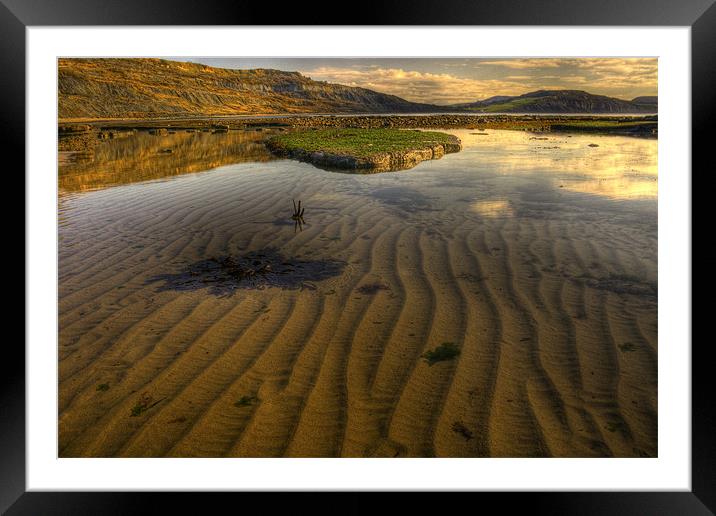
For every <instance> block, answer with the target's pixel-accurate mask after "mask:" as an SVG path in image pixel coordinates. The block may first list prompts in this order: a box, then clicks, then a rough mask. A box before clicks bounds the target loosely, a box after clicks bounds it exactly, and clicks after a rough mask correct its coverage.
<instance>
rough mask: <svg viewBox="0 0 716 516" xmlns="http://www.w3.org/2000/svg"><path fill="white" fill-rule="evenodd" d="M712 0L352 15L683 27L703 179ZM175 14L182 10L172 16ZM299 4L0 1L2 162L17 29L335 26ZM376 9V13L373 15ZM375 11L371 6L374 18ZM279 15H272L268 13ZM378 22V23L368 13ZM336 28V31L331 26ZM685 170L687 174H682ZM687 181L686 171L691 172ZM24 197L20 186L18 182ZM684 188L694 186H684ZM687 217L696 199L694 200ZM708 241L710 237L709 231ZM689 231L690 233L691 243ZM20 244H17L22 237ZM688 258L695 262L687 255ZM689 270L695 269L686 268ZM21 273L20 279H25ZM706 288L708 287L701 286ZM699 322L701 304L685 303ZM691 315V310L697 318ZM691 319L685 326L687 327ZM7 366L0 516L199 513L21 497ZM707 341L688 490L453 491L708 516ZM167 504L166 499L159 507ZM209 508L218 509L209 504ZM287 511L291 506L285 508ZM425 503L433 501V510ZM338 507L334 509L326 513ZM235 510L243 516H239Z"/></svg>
mask: <svg viewBox="0 0 716 516" xmlns="http://www.w3.org/2000/svg"><path fill="white" fill-rule="evenodd" d="M714 1H715V0H681V1H680V2H675V1H673V0H632V1H631V2H628V3H627V2H623V1H622V0H603V1H596V0H551V1H549V2H547V1H544V0H542V1H540V0H531V1H529V2H527V1H524V0H523V1H520V0H501V1H498V0H481V1H480V2H470V3H468V2H464V1H462V0H442V1H441V2H440V3H439V5H437V2H435V1H430V0H413V1H408V0H394V1H393V2H391V3H390V4H382V5H380V6H379V5H378V3H377V2H376V5H375V6H374V5H372V4H373V3H374V2H373V0H366V1H365V2H363V3H362V4H361V5H362V7H363V8H361V9H357V10H356V12H355V16H353V17H352V18H350V23H351V24H356V25H363V24H366V25H403V24H408V25H611V26H613V25H626V26H628V25H647V26H648V25H656V26H690V27H691V38H692V41H691V45H692V46H691V52H692V56H691V58H692V62H691V65H692V68H691V69H692V162H693V165H692V169H697V168H700V169H703V170H701V172H704V173H708V172H709V171H710V170H709V169H712V168H713V160H712V158H711V156H710V155H709V154H710V153H709V149H708V147H707V145H709V144H711V145H713V144H712V143H711V142H709V140H710V138H709V131H708V128H709V125H708V124H709V123H710V122H711V120H712V119H713V118H714V116H716V110H715V109H714V108H715V104H716V101H715V98H716V96H715V95H714V92H715V91H716V67H715V66H714V63H716V38H715V37H714V34H716V4H715V3H714ZM178 7H182V8H181V9H179V8H178ZM322 7H323V6H320V5H319V4H312V5H311V9H307V8H306V6H305V5H304V4H303V3H296V4H295V5H294V6H289V5H283V6H282V7H281V8H280V9H276V7H275V6H273V5H271V4H268V3H264V4H261V3H248V2H244V3H241V2H240V0H239V1H234V2H228V1H222V0H153V1H137V0H103V1H102V2H97V1H94V2H91V1H87V0H64V1H63V2H62V5H61V6H59V5H58V3H57V2H53V1H52V0H0V34H2V52H1V53H0V70H2V73H1V74H0V86H1V87H2V90H3V95H2V96H0V106H1V110H0V112H2V115H3V118H4V123H3V124H2V125H0V131H2V142H3V145H4V146H5V147H6V148H7V150H8V151H10V150H12V154H10V152H8V153H7V154H6V155H13V156H20V163H21V166H22V167H23V168H24V156H25V153H24V152H20V149H25V140H24V135H25V110H24V107H25V29H26V28H27V27H28V26H37V25H226V24H231V25H261V24H265V23H266V21H267V20H269V21H270V23H271V24H272V25H282V24H286V25H317V24H319V25H320V24H326V25H331V24H334V25H335V24H343V23H345V22H341V21H338V18H337V17H333V18H329V16H330V15H329V16H326V15H324V16H323V18H321V16H320V15H318V17H317V15H316V13H317V12H323V13H332V12H335V9H334V7H335V5H333V6H331V5H330V4H329V5H327V6H326V7H325V8H322ZM374 7H375V8H374ZM378 7H379V8H380V9H378ZM277 11H278V13H277ZM378 12H379V13H380V16H378V15H377V14H376V13H378ZM337 21H338V23H336V22H337ZM684 172H685V173H686V171H684ZM692 177H693V173H692ZM23 189H24V183H23ZM692 191H693V189H692ZM692 210H693V201H692ZM692 219H693V225H694V226H696V227H700V226H706V224H707V223H705V222H702V220H704V219H699V218H697V217H693V216H692ZM705 231H706V232H705V233H704V234H705V235H706V236H707V238H708V235H709V234H710V233H711V231H712V230H709V229H706V230H705ZM693 234H696V233H695V232H694V228H693V227H692V235H693ZM22 238H23V240H24V238H25V236H24V235H23V237H22ZM709 244H710V242H708V241H706V243H702V242H701V241H694V242H693V244H692V253H693V249H694V247H697V246H698V247H705V248H707V249H708V251H709V252H710V254H709V256H708V258H707V259H708V260H709V262H711V263H715V262H716V254H715V253H714V251H713V250H712V249H713V246H712V245H709ZM692 257H693V255H692ZM692 269H693V266H692ZM26 274H27V272H26ZM711 277H712V276H711V275H709V274H704V275H703V276H700V279H699V289H700V290H704V291H706V289H707V288H708V287H709V286H711V287H713V283H714V280H713V279H711ZM704 282H705V283H706V285H704ZM693 308H694V309H698V310H700V311H701V312H703V313H702V314H701V315H703V316H707V315H708V314H707V312H706V310H708V309H709V307H708V304H706V305H701V306H694V307H693ZM694 313H698V312H694ZM693 318H694V317H693V315H692V320H693ZM6 345H7V347H8V348H9V353H10V358H9V359H8V360H4V361H3V374H2V375H0V382H1V384H0V385H1V389H0V418H1V419H0V446H2V454H1V455H0V470H1V471H2V473H1V475H0V479H1V481H0V511H2V512H5V511H8V514H127V513H131V514H134V513H145V512H157V511H162V512H164V511H165V510H166V509H167V504H168V503H171V504H172V505H174V506H176V507H177V508H180V509H181V510H182V512H189V511H192V509H195V508H196V509H197V510H201V512H205V511H206V509H207V508H208V507H210V505H208V504H207V500H206V498H207V496H209V494H202V495H196V494H195V495H190V494H188V493H174V494H173V495H170V496H167V495H166V494H165V495H162V494H158V493H92V494H90V493H69V492H64V493H60V492H54V493H35V492H32V493H31V492H25V352H24V348H23V347H21V346H20V344H19V343H18V342H17V341H15V340H12V339H8V340H7V343H6ZM710 345H711V343H710V342H709V341H700V342H697V343H696V345H694V346H692V371H693V380H692V381H693V384H692V393H693V394H692V403H693V405H692V474H691V475H692V491H691V492H643V493H519V494H516V493H501V494H498V493H484V494H455V495H454V496H471V497H472V496H479V497H480V498H481V502H482V501H488V500H489V501H494V502H498V503H499V504H500V510H501V511H505V510H506V511H507V512H508V513H509V512H512V509H515V510H519V509H520V508H521V509H522V511H521V512H523V511H525V510H528V511H530V512H532V513H535V512H536V513H537V514H583V515H592V514H595V515H596V514H612V515H619V514H630V515H631V514H650V515H656V514H664V515H673V514H680V515H692V514H704V515H705V514H714V513H716V439H714V435H716V415H715V414H716V404H714V403H713V399H712V393H713V392H714V391H716V386H715V385H714V384H715V382H714V375H713V372H712V362H711V361H710V360H708V352H709V346H710ZM211 496H212V497H213V498H217V497H220V498H221V499H222V500H221V501H228V500H227V499H228V498H231V500H232V501H234V502H235V499H236V497H237V496H242V497H243V498H242V500H241V505H240V506H239V505H235V507H237V509H239V508H240V507H247V505H246V503H247V501H248V502H249V503H250V502H251V500H247V499H246V498H252V497H256V496H259V494H257V493H244V494H211ZM383 496H384V495H381V494H377V493H361V494H360V495H359V494H358V493H353V494H348V495H343V498H344V500H343V501H342V505H341V507H342V508H343V509H342V510H341V512H343V513H355V514H357V513H362V512H368V511H372V510H373V507H374V502H375V501H376V499H377V498H379V497H380V498H382V497H383ZM169 499H171V500H172V501H171V502H168V500H169ZM271 499H272V500H273V501H272V502H271V504H270V507H269V508H270V509H278V507H277V506H276V505H275V504H280V505H282V507H281V509H288V510H291V508H292V507H294V508H295V506H296V505H295V504H296V502H298V503H299V504H301V505H304V504H305V505H310V507H311V512H313V513H315V512H316V511H318V512H326V513H328V512H332V511H331V506H333V504H331V503H327V495H326V494H325V493H324V494H317V493H301V494H294V495H290V499H289V495H283V494H282V495H272V496H271ZM408 500H409V501H410V502H409V503H412V504H415V505H416V506H418V504H419V506H420V507H421V508H422V509H432V508H434V509H435V510H436V511H441V509H442V510H444V509H445V506H444V503H441V505H440V506H438V505H437V503H438V502H436V501H435V498H430V499H429V498H428V497H427V496H425V494H423V493H419V494H411V495H407V496H406V495H403V502H405V503H408ZM212 501H216V500H212ZM289 504H290V505H289ZM433 504H435V505H434V506H433ZM333 507H336V506H333ZM239 510H240V509H239Z"/></svg>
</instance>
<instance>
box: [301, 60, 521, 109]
mask: <svg viewBox="0 0 716 516" xmlns="http://www.w3.org/2000/svg"><path fill="white" fill-rule="evenodd" d="M303 73H304V75H307V76H309V77H311V78H312V79H314V80H319V81H328V82H337V83H340V84H345V85H347V86H359V87H361V88H368V89H371V90H375V91H379V92H381V93H388V94H391V95H397V96H399V97H403V98H404V99H407V100H411V101H413V102H424V103H429V104H441V105H445V104H455V103H460V102H474V101H475V100H479V99H483V98H486V97H489V96H492V95H494V94H495V93H494V92H496V91H499V92H504V93H502V94H505V95H519V94H521V93H524V92H525V91H527V90H526V89H525V86H524V84H522V83H521V82H518V81H512V80H499V79H487V80H480V79H472V78H465V77H457V76H455V75H451V74H447V73H429V72H418V71H411V70H403V69H402V68H372V69H370V70H359V69H355V68H339V67H320V68H316V69H314V70H306V71H303Z"/></svg>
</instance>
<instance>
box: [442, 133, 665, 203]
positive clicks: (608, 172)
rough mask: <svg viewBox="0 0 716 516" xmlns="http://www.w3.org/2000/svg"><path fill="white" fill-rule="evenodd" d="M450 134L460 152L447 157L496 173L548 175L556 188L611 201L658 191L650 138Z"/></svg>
mask: <svg viewBox="0 0 716 516" xmlns="http://www.w3.org/2000/svg"><path fill="white" fill-rule="evenodd" d="M451 132H453V131H451ZM455 134H457V135H458V136H459V137H460V138H461V140H462V141H463V145H464V150H463V152H461V153H460V154H458V155H455V157H454V158H452V159H454V160H455V161H461V162H465V163H466V164H467V166H471V165H470V164H469V163H470V162H472V163H474V165H472V166H476V167H480V168H491V169H492V170H493V171H494V172H495V173H497V174H501V175H522V174H531V175H539V176H541V177H544V178H546V179H550V180H551V181H552V183H553V186H554V187H555V188H563V189H565V190H569V191H574V192H580V193H588V194H596V195H600V196H603V197H608V198H611V199H618V200H625V199H656V198H657V195H658V181H657V147H658V145H657V143H658V142H657V140H655V139H641V138H634V137H628V136H601V135H586V134H572V135H566V134H558V133H546V134H540V135H530V134H529V133H524V132H521V131H492V132H491V133H489V134H486V135H482V136H478V135H476V134H474V133H471V132H470V131H455ZM590 145H592V146H590ZM474 209H475V210H476V211H478V212H480V210H485V209H487V210H488V211H489V209H490V208H489V205H488V207H487V208H477V207H474Z"/></svg>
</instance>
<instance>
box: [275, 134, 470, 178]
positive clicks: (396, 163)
mask: <svg viewBox="0 0 716 516" xmlns="http://www.w3.org/2000/svg"><path fill="white" fill-rule="evenodd" d="M266 146H267V147H268V148H269V150H271V152H273V153H274V154H276V155H277V156H281V157H285V158H291V159H295V160H298V161H304V162H307V163H311V164H313V165H316V166H318V167H321V168H327V169H339V170H362V171H369V172H388V171H394V170H407V169H409V168H413V167H414V166H415V165H417V164H418V163H420V162H421V161H426V160H429V159H440V158H442V157H443V156H444V155H445V154H449V153H451V152H459V151H460V150H461V149H462V143H461V142H460V139H459V138H457V137H452V141H451V142H447V143H438V144H434V145H431V146H429V147H424V148H419V149H408V150H403V151H395V152H379V153H376V154H373V155H370V156H367V157H356V156H349V155H345V154H333V153H330V152H323V151H313V152H311V151H306V150H302V149H286V148H284V147H283V146H282V145H281V144H280V143H278V141H277V140H274V139H269V140H268V141H267V142H266Z"/></svg>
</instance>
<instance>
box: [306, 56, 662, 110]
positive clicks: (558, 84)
mask: <svg viewBox="0 0 716 516" xmlns="http://www.w3.org/2000/svg"><path fill="white" fill-rule="evenodd" d="M448 64H462V63H448ZM470 68H471V72H470V73H469V74H467V72H466V71H464V70H463V69H462V67H461V69H460V70H459V71H457V70H456V71H455V72H453V70H455V67H448V66H447V64H446V65H444V68H443V69H444V70H446V72H449V73H439V72H438V73H434V72H426V71H416V70H408V69H404V68H389V67H381V66H380V65H375V64H371V65H369V66H352V67H341V66H334V65H331V66H320V67H317V68H314V69H310V70H301V72H302V73H304V75H307V76H309V77H311V78H312V79H315V80H319V81H327V82H334V83H339V84H345V85H348V86H359V87H363V88H368V89H371V90H375V91H379V92H382V93H388V94H391V95H397V96H399V97H402V98H405V99H407V100H411V101H413V102H423V103H428V104H438V105H446V104H456V103H463V102H474V101H476V100H480V99H484V98H487V97H491V96H493V95H521V94H523V93H527V92H529V91H534V90H538V89H580V90H585V91H588V92H590V93H595V94H601V95H610V96H615V97H619V98H633V97H635V96H638V95H655V94H656V92H657V77H658V74H657V69H658V61H657V59H656V58H564V59H560V58H517V59H495V60H479V61H475V62H474V64H473V66H471V67H470ZM481 70H482V71H481ZM516 70H519V72H518V73H517V74H515V73H514V72H515V71H516Z"/></svg>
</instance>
